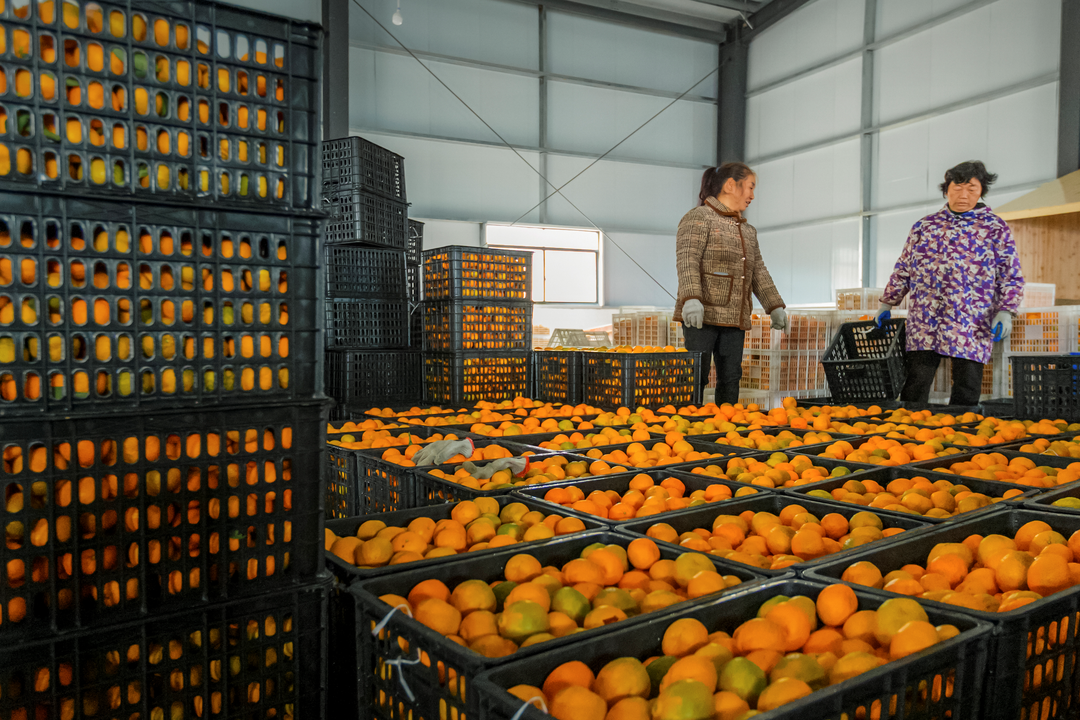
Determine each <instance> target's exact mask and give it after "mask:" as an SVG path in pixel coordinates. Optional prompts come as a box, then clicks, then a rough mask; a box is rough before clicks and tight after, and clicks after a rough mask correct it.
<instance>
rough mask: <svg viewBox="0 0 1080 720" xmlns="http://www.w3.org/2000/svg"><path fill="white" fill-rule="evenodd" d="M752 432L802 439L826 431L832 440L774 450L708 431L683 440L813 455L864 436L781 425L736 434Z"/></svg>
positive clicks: (701, 446) (709, 446)
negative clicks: (733, 442)
mask: <svg viewBox="0 0 1080 720" xmlns="http://www.w3.org/2000/svg"><path fill="white" fill-rule="evenodd" d="M752 432H763V433H765V435H766V436H768V437H771V438H775V437H777V436H778V435H779V434H780V433H782V432H788V433H791V434H792V435H795V436H796V437H797V438H799V440H803V439H804V438H805V436H806V435H808V434H810V433H817V434H821V433H826V434H828V435H829V437H831V438H832V440H829V441H827V442H824V443H815V442H811V443H810V444H805V445H796V446H794V447H792V446H788V447H786V448H778V449H777V450H775V451H774V450H756V449H754V448H739V447H736V446H733V445H729V444H726V443H722V442H718V441H720V440H726V439H727V436H728V433H709V434H706V435H687V436H686V438H685V440H686V441H687V442H688V443H690V445H692V446H693V447H694V448H696V449H698V450H707V451H709V452H717V450H716V448H721V449H727V448H730V449H731V450H742V451H744V452H782V453H789V454H795V455H814V454H816V453H819V452H821V451H822V450H824V449H825V448H827V447H828V446H829V445H832V444H833V443H835V442H839V441H841V440H847V441H852V440H857V439H862V438H863V437H865V436H859V435H844V434H843V433H839V432H836V431H833V430H802V429H799V428H790V427H783V426H765V427H760V428H757V429H756V430H742V431H738V432H737V434H738V435H740V436H741V437H747V436H749V435H750V433H752ZM722 451H723V450H721V452H722Z"/></svg>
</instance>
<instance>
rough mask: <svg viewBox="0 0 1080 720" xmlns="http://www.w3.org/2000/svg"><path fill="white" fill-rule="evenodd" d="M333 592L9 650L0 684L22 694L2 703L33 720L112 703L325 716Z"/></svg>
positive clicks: (190, 612) (237, 604)
mask: <svg viewBox="0 0 1080 720" xmlns="http://www.w3.org/2000/svg"><path fill="white" fill-rule="evenodd" d="M328 591H329V582H328V581H322V582H319V583H317V584H310V585H306V586H304V587H301V588H296V589H289V590H283V591H277V592H272V593H270V592H268V593H266V594H264V595H261V596H259V597H257V598H253V599H250V600H241V601H233V602H228V603H219V604H216V605H212V606H209V607H205V608H201V607H200V608H187V609H184V610H179V611H176V612H173V613H169V614H164V615H156V616H154V617H153V618H151V619H148V620H147V621H145V622H140V623H129V624H122V625H118V626H116V627H113V628H108V629H95V630H90V631H84V632H80V633H69V634H67V635H63V636H57V637H56V638H50V639H45V640H41V641H38V642H35V643H32V644H26V645H21V646H19V647H11V646H5V648H4V650H3V651H2V652H0V658H2V662H0V683H2V684H3V686H4V687H5V688H21V690H22V691H21V692H20V691H19V690H16V691H14V692H12V693H5V697H4V698H3V701H2V704H0V707H2V709H3V713H4V715H5V716H7V717H27V718H33V717H57V718H60V717H68V718H74V717H90V716H96V715H98V713H99V712H102V711H106V709H107V708H110V709H113V712H114V713H120V714H123V715H125V716H126V715H128V713H135V714H136V715H140V716H145V717H169V716H170V714H172V715H173V716H175V714H176V712H177V708H179V707H182V708H185V709H187V710H188V711H189V712H191V713H193V714H194V715H196V716H198V715H203V716H213V717H225V716H226V714H228V715H229V716H231V717H267V718H269V717H279V718H288V717H295V718H300V717H323V712H324V709H323V705H324V702H325V701H324V697H323V687H325V685H324V683H325V677H326V657H327V654H326V631H325V626H326V622H327V619H328V617H327V610H328V608H327V596H328ZM5 620H6V618H5ZM50 678H51V682H50ZM31 679H36V682H35V684H34V686H33V687H31V686H29V685H27V682H28V681H30V680H31ZM72 679H74V682H72ZM142 713H145V715H142ZM233 713H237V715H233Z"/></svg>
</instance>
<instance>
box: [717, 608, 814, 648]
mask: <svg viewBox="0 0 1080 720" xmlns="http://www.w3.org/2000/svg"><path fill="white" fill-rule="evenodd" d="M798 612H800V613H801V612H802V611H801V610H798ZM732 637H733V638H734V639H735V646H736V647H737V648H738V652H739V654H740V655H746V654H747V653H750V652H753V651H754V650H775V651H776V652H781V653H782V652H783V651H784V648H785V644H786V638H785V633H784V628H782V627H780V626H779V625H777V624H776V623H774V622H772V621H771V620H768V619H766V618H753V619H751V620H747V621H746V622H744V623H743V624H742V625H740V626H739V627H738V628H737V629H736V630H735V633H734V635H733V636H732Z"/></svg>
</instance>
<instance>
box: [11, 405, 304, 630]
mask: <svg viewBox="0 0 1080 720" xmlns="http://www.w3.org/2000/svg"><path fill="white" fill-rule="evenodd" d="M325 423H326V415H325V404H324V403H315V404H310V405H297V404H294V405H278V406H253V407H250V408H244V409H238V410H224V411H223V410H215V411H199V412H183V413H162V414H158V415H148V414H137V413H136V414H132V415H129V416H126V417H119V416H118V417H100V416H99V417H92V418H81V419H73V420H54V421H39V420H23V421H20V422H6V423H2V424H0V445H2V446H3V447H4V457H5V460H4V463H3V480H4V487H5V492H6V497H7V498H8V500H7V503H8V504H7V507H8V508H9V512H8V513H7V517H8V520H7V521H6V522H9V523H14V524H15V525H12V524H9V525H8V526H7V528H8V530H7V532H8V536H7V537H8V540H7V543H5V544H4V545H3V546H0V574H2V576H3V577H2V580H0V607H3V608H4V615H3V623H2V624H0V639H3V640H4V641H6V642H8V643H10V642H12V641H16V642H17V641H21V640H23V639H27V638H31V637H41V636H47V635H50V634H52V633H54V632H57V631H68V630H79V629H88V628H93V627H101V626H102V625H106V624H113V623H116V622H123V621H128V620H135V619H141V618H144V617H147V616H150V615H156V614H160V613H163V612H172V611H175V610H179V609H184V608H191V607H193V606H196V605H206V604H207V603H212V602H221V601H225V600H235V599H239V598H242V597H253V596H258V595H261V594H264V593H267V592H271V591H277V590H282V589H285V588H288V587H290V586H293V587H295V586H298V585H301V584H305V583H308V582H312V581H313V580H314V579H315V578H316V576H317V574H318V573H319V571H320V569H321V566H322V550H323V548H322V534H321V533H320V532H319V531H320V529H321V527H322V518H323V493H322V492H321V478H322V476H321V474H320V466H321V464H322V458H323V452H322V449H323V445H324V438H325V429H326V426H325ZM16 496H18V499H19V500H20V501H21V507H19V504H20V503H14V504H13V499H14V498H15V497H16ZM16 507H18V508H19V509H17V510H16V509H15V508H16ZM16 527H19V528H21V529H18V530H16V529H15V528H16ZM31 570H32V571H33V572H31ZM17 578H18V580H17ZM20 614H24V617H21V618H20V617H19V615H20Z"/></svg>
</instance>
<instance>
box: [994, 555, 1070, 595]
mask: <svg viewBox="0 0 1080 720" xmlns="http://www.w3.org/2000/svg"><path fill="white" fill-rule="evenodd" d="M1003 564H1004V563H1003ZM999 569H1000V568H999ZM1072 585H1073V582H1072V577H1071V575H1070V573H1069V563H1068V561H1067V560H1065V558H1063V557H1061V556H1060V555H1055V554H1052V553H1046V552H1044V553H1042V554H1041V555H1039V557H1037V558H1035V560H1034V561H1032V563H1031V565H1030V566H1029V567H1028V568H1027V586H1028V589H1030V590H1033V591H1035V592H1037V593H1039V594H1040V595H1042V596H1043V597H1046V596H1047V595H1053V594H1054V593H1056V592H1061V591H1062V590H1067V589H1068V588H1070V587H1072ZM1002 589H1004V588H1002Z"/></svg>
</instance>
